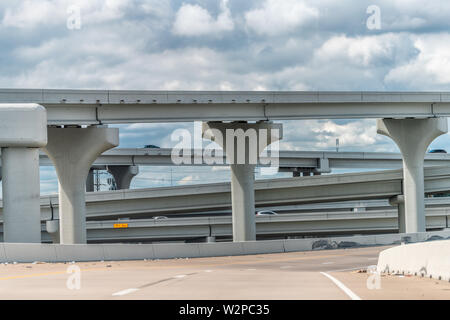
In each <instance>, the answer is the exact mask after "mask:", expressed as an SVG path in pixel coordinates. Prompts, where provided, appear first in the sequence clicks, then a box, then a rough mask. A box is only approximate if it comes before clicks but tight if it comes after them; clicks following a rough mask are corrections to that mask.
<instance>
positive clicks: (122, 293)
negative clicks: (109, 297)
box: [113, 288, 139, 296]
mask: <svg viewBox="0 0 450 320" xmlns="http://www.w3.org/2000/svg"><path fill="white" fill-rule="evenodd" d="M138 290H139V289H136V288H131V289H125V290H122V291H119V292H116V293H113V296H124V295H126V294H129V293H133V292H136V291H138Z"/></svg>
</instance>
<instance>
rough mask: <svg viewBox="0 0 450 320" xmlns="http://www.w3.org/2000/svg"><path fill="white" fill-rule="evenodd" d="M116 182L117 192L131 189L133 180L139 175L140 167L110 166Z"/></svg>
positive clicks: (110, 171)
mask: <svg viewBox="0 0 450 320" xmlns="http://www.w3.org/2000/svg"><path fill="white" fill-rule="evenodd" d="M108 172H109V173H110V174H112V176H113V177H114V180H115V182H116V186H117V190H123V189H130V184H131V180H133V178H134V177H135V176H136V175H137V174H138V173H139V167H138V166H108Z"/></svg>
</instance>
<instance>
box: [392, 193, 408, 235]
mask: <svg viewBox="0 0 450 320" xmlns="http://www.w3.org/2000/svg"><path fill="white" fill-rule="evenodd" d="M389 204H390V205H391V206H394V207H397V213H398V233H405V232H406V220H405V219H406V218H405V217H406V216H405V197H404V196H403V195H398V196H395V197H393V198H391V199H389Z"/></svg>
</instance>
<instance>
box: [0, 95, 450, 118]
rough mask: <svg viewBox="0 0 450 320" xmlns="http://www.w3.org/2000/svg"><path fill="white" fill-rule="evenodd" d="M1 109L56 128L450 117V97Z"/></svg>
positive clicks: (64, 98)
mask: <svg viewBox="0 0 450 320" xmlns="http://www.w3.org/2000/svg"><path fill="white" fill-rule="evenodd" d="M0 103H38V104H40V105H42V106H44V107H45V108H46V109H47V112H48V124H50V125H66V124H67V125H92V124H97V125H98V124H113V123H136V122H138V123H142V122H172V121H178V122H181V121H242V120H247V121H268V120H294V119H297V120H298V119H352V118H434V117H448V116H449V115H450V93H449V92H360V91H354V92H325V91H310V92H307V91H305V92H280V91H263V92H258V91H229V92H227V91H133V90H126V91H116V90H64V89H62V90H54V89H0Z"/></svg>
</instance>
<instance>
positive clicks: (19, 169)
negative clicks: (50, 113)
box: [0, 104, 47, 243]
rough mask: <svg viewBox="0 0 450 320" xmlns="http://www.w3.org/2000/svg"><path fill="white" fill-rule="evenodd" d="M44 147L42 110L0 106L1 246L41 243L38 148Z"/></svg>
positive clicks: (43, 116)
mask: <svg viewBox="0 0 450 320" xmlns="http://www.w3.org/2000/svg"><path fill="white" fill-rule="evenodd" d="M46 144H47V112H46V110H45V108H44V107H42V106H40V105H37V104H0V147H1V151H2V173H3V182H2V184H3V188H2V193H3V241H5V242H22V243H40V242H41V215H40V196H39V191H40V190H39V148H40V147H43V146H45V145H46Z"/></svg>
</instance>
